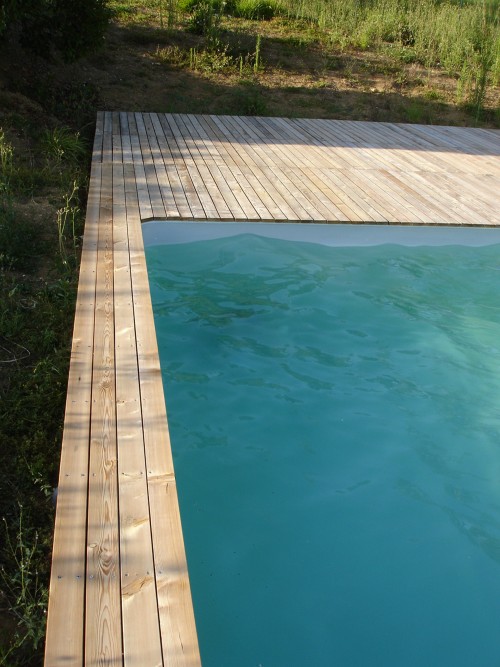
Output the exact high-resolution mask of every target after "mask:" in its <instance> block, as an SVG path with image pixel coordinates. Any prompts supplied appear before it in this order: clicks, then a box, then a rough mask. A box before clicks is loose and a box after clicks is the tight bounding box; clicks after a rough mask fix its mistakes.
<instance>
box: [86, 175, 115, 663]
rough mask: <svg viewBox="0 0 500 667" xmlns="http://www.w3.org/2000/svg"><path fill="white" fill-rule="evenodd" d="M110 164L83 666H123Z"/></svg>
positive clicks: (99, 279)
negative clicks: (121, 662)
mask: <svg viewBox="0 0 500 667" xmlns="http://www.w3.org/2000/svg"><path fill="white" fill-rule="evenodd" d="M113 262H114V259H113V208H112V164H111V163H110V162H106V163H105V164H103V167H102V182H101V206H100V216H99V239H98V245H97V274H96V298H95V325H94V326H95V329H94V346H93V347H94V363H93V369H92V403H91V419H90V456H89V493H88V516H87V577H86V591H85V593H86V595H85V663H86V664H99V663H101V662H102V659H103V657H104V656H105V658H106V660H108V661H109V663H108V664H113V663H116V664H118V661H121V656H122V619H121V604H120V562H119V536H118V492H117V450H116V428H115V424H116V400H115V373H114V371H115V366H114V305H113V300H114V294H113V290H114V288H113Z"/></svg>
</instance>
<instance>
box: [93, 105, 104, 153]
mask: <svg viewBox="0 0 500 667" xmlns="http://www.w3.org/2000/svg"><path fill="white" fill-rule="evenodd" d="M103 135H104V112H103V111H98V112H97V117H96V127H95V135H94V144H93V146H92V165H94V164H95V163H96V162H102V143H103Z"/></svg>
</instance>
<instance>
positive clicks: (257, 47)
mask: <svg viewBox="0 0 500 667" xmlns="http://www.w3.org/2000/svg"><path fill="white" fill-rule="evenodd" d="M260 42H261V37H260V35H257V42H256V44H255V62H254V65H253V71H254V73H255V74H257V72H258V71H259V67H260Z"/></svg>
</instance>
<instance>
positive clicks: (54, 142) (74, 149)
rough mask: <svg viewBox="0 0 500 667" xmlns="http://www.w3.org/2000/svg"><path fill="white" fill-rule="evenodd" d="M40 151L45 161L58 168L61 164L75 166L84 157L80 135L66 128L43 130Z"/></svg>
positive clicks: (84, 152)
mask: <svg viewBox="0 0 500 667" xmlns="http://www.w3.org/2000/svg"><path fill="white" fill-rule="evenodd" d="M42 150H43V152H44V154H45V157H46V159H47V160H48V161H52V162H55V164H56V165H58V166H60V165H61V163H62V162H66V163H69V164H73V165H75V166H76V165H77V164H78V163H79V162H80V161H81V160H82V159H83V157H84V156H85V155H86V150H85V145H84V143H83V142H82V139H81V137H80V133H79V132H77V133H76V134H75V133H74V132H72V131H71V130H69V129H68V128H66V127H56V128H55V129H54V130H45V132H44V134H43V137H42Z"/></svg>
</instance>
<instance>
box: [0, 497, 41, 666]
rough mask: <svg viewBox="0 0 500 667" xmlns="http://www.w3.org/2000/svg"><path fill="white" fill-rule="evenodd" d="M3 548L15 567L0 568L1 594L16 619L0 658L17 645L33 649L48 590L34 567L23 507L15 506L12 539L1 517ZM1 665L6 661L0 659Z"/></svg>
mask: <svg viewBox="0 0 500 667" xmlns="http://www.w3.org/2000/svg"><path fill="white" fill-rule="evenodd" d="M3 524H4V530H3V534H4V538H5V542H4V544H5V549H6V552H7V556H8V558H9V559H10V560H11V561H12V563H14V565H15V567H14V568H12V569H11V571H9V572H8V573H7V571H6V570H5V568H4V567H2V568H1V569H0V580H1V582H2V589H3V591H4V595H5V596H6V597H7V599H8V600H9V609H10V613H11V614H12V615H13V616H14V617H15V618H16V621H17V628H16V631H15V633H14V637H13V638H11V643H10V647H9V649H7V650H4V655H3V656H2V657H3V660H4V661H5V660H6V659H7V657H8V656H9V654H11V653H13V652H15V651H17V650H19V649H20V648H21V647H24V648H26V647H27V646H29V647H30V648H32V649H33V650H34V651H36V650H37V648H38V646H39V645H40V643H41V642H42V640H43V637H44V634H45V614H46V609H47V597H48V589H47V586H46V585H44V584H43V583H42V581H41V578H40V575H39V572H38V568H37V559H38V539H39V538H38V533H37V532H36V531H35V530H33V529H32V528H30V527H29V526H25V525H24V521H23V507H22V505H19V516H18V526H17V531H16V534H15V536H14V538H12V537H11V534H10V531H9V524H8V523H7V521H6V519H5V518H4V519H3ZM2 664H6V663H5V662H3V663H2Z"/></svg>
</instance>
